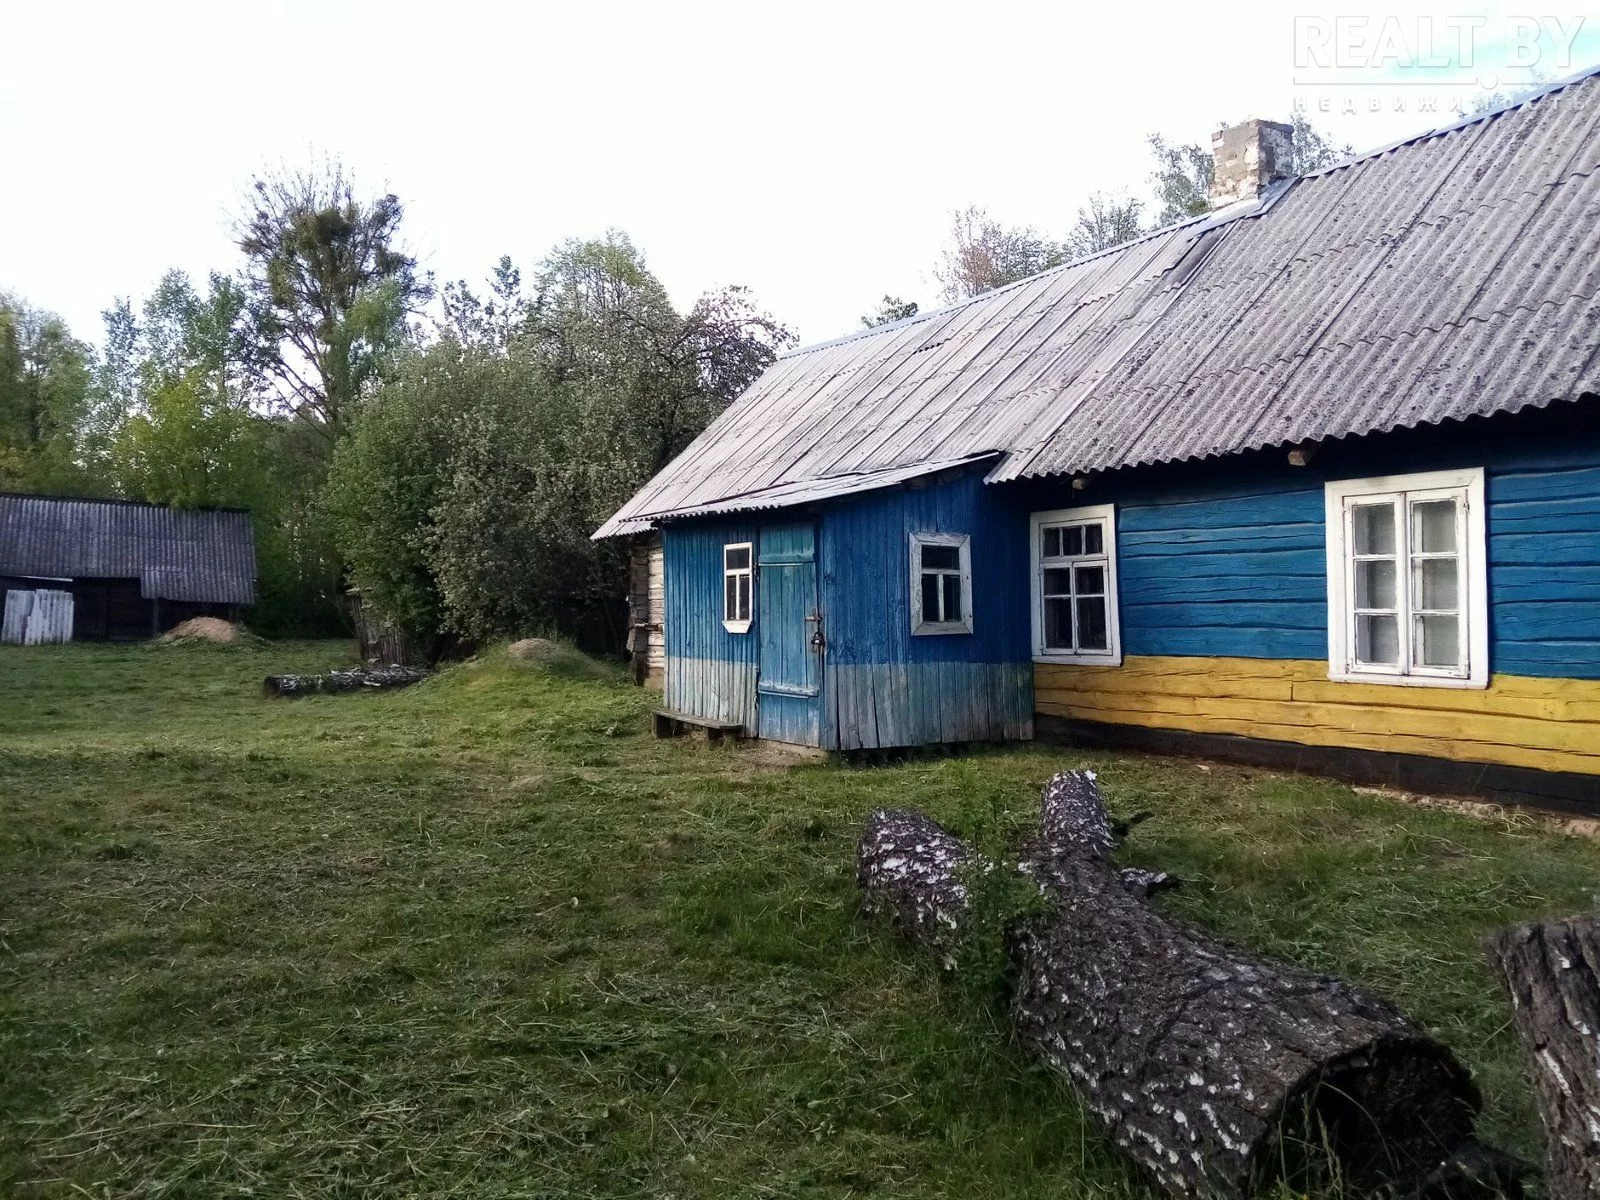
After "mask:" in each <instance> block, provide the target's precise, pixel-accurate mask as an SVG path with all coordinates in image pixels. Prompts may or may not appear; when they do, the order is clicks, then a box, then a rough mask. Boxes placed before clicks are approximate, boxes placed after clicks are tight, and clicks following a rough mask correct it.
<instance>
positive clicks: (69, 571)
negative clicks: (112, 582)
mask: <svg viewBox="0 0 1600 1200" xmlns="http://www.w3.org/2000/svg"><path fill="white" fill-rule="evenodd" d="M0 575H22V576H32V577H38V578H54V579H138V580H139V591H140V594H141V595H142V596H144V597H145V598H146V599H157V598H159V599H162V600H188V601H195V602H204V603H211V604H252V603H254V602H255V580H256V550H255V533H254V530H253V529H252V527H251V524H250V514H249V513H246V512H241V511H238V510H233V509H176V508H163V507H161V506H160V505H155V504H136V503H133V502H130V501H121V500H73V499H64V498H59V497H53V496H18V495H9V494H0Z"/></svg>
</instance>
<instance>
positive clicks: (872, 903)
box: [857, 772, 1520, 1200]
mask: <svg viewBox="0 0 1600 1200" xmlns="http://www.w3.org/2000/svg"><path fill="white" fill-rule="evenodd" d="M1113 845H1114V838H1113V832H1112V826H1111V823H1110V821H1109V819H1108V818H1107V815H1106V810H1105V805H1104V803H1103V801H1102V800H1101V798H1100V793H1099V791H1098V789H1097V788H1096V786H1095V783H1094V777H1093V775H1092V774H1091V773H1087V772H1083V773H1066V774H1062V775H1057V776H1056V777H1055V778H1054V779H1052V780H1051V781H1050V783H1049V784H1048V785H1047V786H1046V788H1045V790H1044V796H1043V809H1042V814H1041V819H1040V827H1039V834H1038V837H1037V838H1036V839H1035V840H1034V841H1033V842H1031V843H1030V844H1029V845H1027V846H1026V847H1024V848H1023V850H1022V853H1021V861H1020V862H1019V863H1018V864H1017V869H1019V870H1021V871H1023V872H1025V873H1027V874H1028V875H1030V876H1031V877H1032V878H1033V879H1034V880H1035V881H1036V883H1037V884H1038V886H1039V887H1040V889H1041V891H1042V892H1043V893H1044V894H1045V895H1046V896H1048V897H1049V899H1050V901H1051V905H1050V913H1049V915H1047V916H1044V917H1041V918H1033V919H1029V920H1026V921H1024V922H1022V923H1021V924H1020V925H1019V926H1018V927H1016V928H1014V929H1013V930H1011V931H1010V936H1009V939H1008V944H1009V945H1010V946H1011V947H1012V950H1011V956H1012V959H1013V962H1014V965H1015V966H1016V968H1017V980H1018V982H1017V992H1016V995H1015V998H1014V1017H1015V1022H1016V1027H1017V1030H1018V1033H1019V1035H1020V1037H1021V1039H1022V1041H1023V1043H1024V1044H1025V1045H1027V1046H1028V1047H1029V1048H1031V1049H1032V1050H1033V1051H1035V1052H1036V1053H1038V1054H1040V1055H1041V1056H1043V1058H1044V1059H1045V1060H1046V1061H1048V1062H1049V1063H1050V1064H1051V1065H1052V1066H1054V1067H1056V1068H1057V1069H1059V1070H1060V1071H1061V1072H1062V1073H1064V1074H1065V1075H1067V1076H1068V1077H1070V1079H1071V1080H1072V1081H1073V1083H1074V1084H1075V1085H1076V1086H1077V1088H1078V1090H1079V1092H1080V1093H1081V1094H1082V1096H1083V1098H1084V1100H1085V1101H1086V1103H1087V1104H1088V1106H1089V1108H1090V1109H1092V1110H1093V1111H1094V1112H1095V1113H1096V1114H1097V1115H1098V1116H1099V1117H1100V1119H1101V1120H1103V1121H1104V1122H1105V1124H1106V1126H1107V1127H1108V1129H1109V1131H1110V1134H1111V1137H1112V1138H1113V1139H1114V1140H1115V1142H1116V1143H1117V1144H1118V1145H1119V1146H1121V1147H1122V1148H1123V1149H1124V1150H1126V1151H1127V1153H1128V1154H1129V1155H1131V1156H1132V1157H1133V1158H1134V1159H1135V1160H1136V1161H1138V1162H1139V1163H1140V1164H1142V1165H1143V1166H1144V1167H1146V1168H1147V1169H1148V1170H1149V1171H1150V1173H1151V1174H1152V1175H1153V1176H1154V1177H1155V1179H1156V1181H1157V1182H1158V1183H1159V1184H1160V1186H1161V1187H1162V1188H1163V1189H1164V1190H1165V1191H1167V1192H1168V1193H1169V1194H1171V1195H1174V1196H1192V1195H1222V1196H1230V1197H1240V1196H1243V1195H1245V1194H1247V1193H1248V1192H1249V1191H1250V1190H1251V1189H1252V1188H1253V1187H1255V1186H1257V1185H1258V1184H1259V1183H1261V1182H1262V1181H1263V1180H1267V1179H1272V1178H1275V1177H1277V1176H1278V1175H1280V1174H1284V1173H1292V1172H1293V1170H1294V1168H1295V1162H1296V1159H1297V1157H1298V1156H1301V1153H1302V1151H1304V1150H1305V1149H1306V1148H1307V1147H1308V1146H1316V1147H1320V1148H1321V1149H1322V1150H1323V1151H1325V1152H1326V1153H1328V1154H1329V1155H1331V1157H1332V1158H1333V1159H1334V1160H1335V1161H1336V1162H1337V1164H1338V1170H1339V1171H1340V1173H1341V1174H1342V1176H1343V1177H1344V1180H1345V1182H1346V1183H1348V1184H1350V1185H1352V1186H1354V1187H1355V1188H1357V1189H1359V1190H1361V1191H1377V1190H1385V1191H1388V1192H1390V1193H1391V1194H1396V1195H1398V1194H1426V1195H1440V1196H1443V1195H1450V1196H1453V1197H1457V1198H1458V1200H1459V1198H1461V1197H1466V1196H1492V1195H1497V1194H1510V1195H1514V1194H1518V1193H1519V1190H1520V1189H1519V1185H1518V1180H1517V1170H1516V1166H1515V1164H1513V1163H1512V1162H1511V1161H1510V1160H1509V1159H1506V1158H1504V1157H1503V1156H1501V1155H1498V1154H1496V1153H1495V1152H1493V1151H1490V1150H1487V1149H1486V1148H1484V1147H1481V1146H1479V1145H1478V1143H1476V1142H1475V1141H1474V1140H1473V1137H1472V1131H1473V1122H1474V1119H1475V1117H1476V1114H1477V1111H1478V1108H1479V1103H1480V1102H1479V1097H1478V1093H1477V1090H1476V1088H1475V1087H1474V1085H1473V1083H1472V1080H1471V1078H1470V1076H1469V1075H1468V1072H1467V1071H1466V1069H1465V1068H1464V1067H1463V1066H1462V1065H1461V1064H1460V1063H1459V1062H1458V1061H1457V1060H1456V1058H1455V1056H1454V1055H1453V1054H1452V1053H1451V1052H1450V1051H1449V1049H1448V1048H1446V1047H1445V1046H1443V1045H1441V1044H1440V1043H1439V1042H1437V1041H1435V1040H1434V1039H1433V1038H1431V1037H1429V1036H1428V1035H1427V1033H1425V1032H1424V1031H1423V1030H1422V1029H1420V1028H1418V1027H1417V1026H1416V1025H1414V1024H1412V1023H1411V1022H1410V1021H1408V1020H1407V1019H1406V1018H1405V1017H1404V1016H1403V1015H1402V1014H1401V1013H1400V1012H1399V1011H1398V1010H1397V1009H1395V1008H1394V1007H1393V1006H1391V1005H1389V1004H1387V1003H1385V1002H1384V1001H1382V1000H1379V999H1377V998H1376V997H1373V996H1370V995H1368V994H1366V993H1364V992H1362V991H1360V990H1358V989H1356V988H1353V987H1351V986H1349V985H1348V984H1345V983H1343V982H1341V981H1340V980H1338V979H1334V978H1331V977H1328V976H1323V975H1315V974H1312V973H1310V972H1307V971H1302V970H1299V969H1296V968H1293V967H1286V966H1280V965H1277V964H1273V963H1267V962H1263V961H1262V960H1260V959H1258V958H1256V957H1255V956H1253V955H1250V954H1248V953H1245V952H1243V951H1240V950H1237V949H1234V948H1232V947H1229V946H1226V945H1223V944H1222V943H1220V942H1218V941H1217V940H1215V939H1213V938H1210V937H1207V936H1206V935H1204V934H1201V933H1198V932H1195V931H1192V930H1189V929H1185V928H1183V927H1181V926H1179V925H1176V924H1174V923H1172V922H1170V921H1168V920H1167V919H1166V918H1164V917H1163V916H1161V915H1160V914H1159V913H1158V912H1156V911H1155V910H1154V909H1152V908H1150V907H1149V906H1148V905H1147V904H1146V903H1145V899H1144V894H1145V891H1146V890H1147V878H1146V877H1142V876H1140V875H1134V876H1133V877H1131V878H1124V877H1123V873H1121V872H1119V871H1118V870H1117V869H1116V867H1115V866H1114V865H1113V863H1112V859H1111V855H1112V850H1113ZM986 869H989V870H992V869H997V868H996V867H994V866H993V865H990V864H985V863H983V862H982V861H981V860H979V859H978V858H977V856H976V855H975V854H974V853H973V852H972V851H971V849H970V848H968V847H967V846H965V845H964V844H963V843H962V842H961V841H960V840H959V839H958V838H956V837H954V836H953V835H951V834H950V833H948V832H947V831H945V830H944V829H942V828H941V827H940V826H939V825H937V824H936V823H935V822H934V821H932V820H931V819H929V818H928V817H926V816H924V815H923V814H921V813H916V812H910V811H905V810H899V811H880V812H877V813H874V814H873V815H872V816H871V817H870V818H869V819H868V821H867V826H866V830H865V832H864V834H863V836H862V839H861V844H860V847H859V851H858V856H857V879H858V881H859V883H860V885H861V887H862V889H863V893H864V906H865V907H866V908H867V909H868V910H869V911H878V912H884V913H887V914H888V915H889V916H890V917H891V918H892V920H893V922H894V924H895V926H896V927H897V928H898V929H899V931H900V932H901V933H903V934H905V935H906V936H908V937H910V938H912V939H914V940H917V941H920V942H923V943H927V944H930V945H932V946H933V947H935V948H937V949H940V950H942V951H944V952H946V953H948V951H949V949H950V948H951V947H952V946H953V945H954V944H955V941H956V939H957V937H958V936H959V931H960V927H961V922H962V920H963V918H964V916H965V915H966V911H967V903H968V891H967V889H968V886H969V884H970V882H971V880H972V879H973V878H974V875H973V874H972V872H974V871H981V870H986Z"/></svg>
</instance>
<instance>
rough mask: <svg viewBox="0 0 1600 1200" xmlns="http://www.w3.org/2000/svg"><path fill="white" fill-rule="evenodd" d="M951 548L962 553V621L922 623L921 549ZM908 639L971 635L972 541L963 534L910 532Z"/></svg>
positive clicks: (968, 536)
mask: <svg viewBox="0 0 1600 1200" xmlns="http://www.w3.org/2000/svg"><path fill="white" fill-rule="evenodd" d="M924 546H954V547H956V548H957V549H958V550H959V551H960V553H961V620H959V621H924V620H923V619H922V548H923V547H924ZM908 557H909V559H910V561H911V636H912V637H929V636H937V635H941V634H954V633H971V632H972V538H971V536H970V535H968V534H965V533H913V534H912V535H911V542H910V551H909V554H908Z"/></svg>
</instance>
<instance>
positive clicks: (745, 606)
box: [735, 575, 750, 621]
mask: <svg viewBox="0 0 1600 1200" xmlns="http://www.w3.org/2000/svg"><path fill="white" fill-rule="evenodd" d="M735 578H737V579H738V581H739V620H741V621H748V620H749V619H750V576H748V575H739V576H736V577H735Z"/></svg>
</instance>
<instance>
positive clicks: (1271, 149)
mask: <svg viewBox="0 0 1600 1200" xmlns="http://www.w3.org/2000/svg"><path fill="white" fill-rule="evenodd" d="M1211 162H1212V174H1211V207H1212V208H1222V207H1224V206H1225V205H1229V204H1234V203H1237V202H1238V201H1240V200H1254V199H1255V198H1256V197H1257V196H1259V195H1260V194H1261V190H1262V189H1263V188H1265V187H1266V186H1267V185H1268V184H1270V183H1277V182H1278V180H1280V179H1287V178H1289V176H1290V175H1292V174H1293V173H1294V171H1293V167H1292V165H1291V164H1292V163H1293V162H1294V127H1293V126H1291V125H1285V124H1284V123H1283V122H1282V121H1260V120H1249V121H1244V122H1242V123H1241V124H1238V125H1229V126H1228V127H1227V128H1226V129H1219V130H1217V132H1215V133H1213V134H1212V135H1211Z"/></svg>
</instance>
